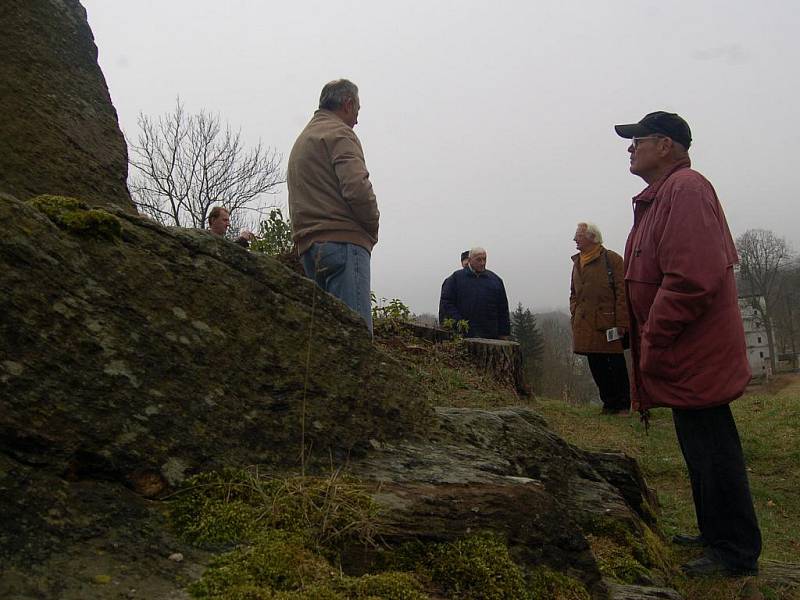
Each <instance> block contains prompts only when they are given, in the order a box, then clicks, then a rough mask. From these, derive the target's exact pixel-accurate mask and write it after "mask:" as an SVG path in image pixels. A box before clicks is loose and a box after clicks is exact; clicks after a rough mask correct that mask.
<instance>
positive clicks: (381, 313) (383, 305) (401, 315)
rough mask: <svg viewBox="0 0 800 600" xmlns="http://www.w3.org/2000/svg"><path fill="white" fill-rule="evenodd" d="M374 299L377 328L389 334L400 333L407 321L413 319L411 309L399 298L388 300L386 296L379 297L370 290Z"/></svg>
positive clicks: (373, 316)
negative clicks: (379, 298)
mask: <svg viewBox="0 0 800 600" xmlns="http://www.w3.org/2000/svg"><path fill="white" fill-rule="evenodd" d="M370 297H371V300H372V304H373V306H372V320H373V321H374V322H375V328H376V329H379V330H380V332H381V333H383V334H387V335H396V334H399V333H400V332H401V331H402V329H403V325H404V324H405V323H408V322H410V320H411V309H409V308H408V306H406V305H405V304H404V303H403V301H402V300H400V299H399V298H392V299H391V300H389V301H388V302H387V300H386V298H381V301H380V302H378V299H377V298H376V297H375V293H374V292H370Z"/></svg>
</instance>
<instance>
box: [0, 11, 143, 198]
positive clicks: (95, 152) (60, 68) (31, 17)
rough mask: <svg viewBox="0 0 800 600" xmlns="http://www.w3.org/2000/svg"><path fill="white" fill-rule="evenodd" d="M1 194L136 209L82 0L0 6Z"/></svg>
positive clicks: (124, 154) (124, 150)
mask: <svg viewBox="0 0 800 600" xmlns="http://www.w3.org/2000/svg"><path fill="white" fill-rule="evenodd" d="M0 23H2V24H3V34H2V35H0V57H2V60H0V111H2V115H3V116H2V118H0V140H2V143H0V192H5V193H8V194H13V195H14V196H16V197H18V198H20V199H23V200H24V199H27V198H29V197H31V196H35V195H38V194H63V195H68V196H79V197H81V198H83V199H84V200H86V201H89V202H90V203H93V204H97V205H100V206H112V205H113V206H118V207H121V208H123V209H125V210H127V211H129V212H135V208H134V205H133V202H132V201H131V197H130V194H129V193H128V188H127V185H126V179H127V174H128V152H127V147H126V145H125V140H124V139H123V137H122V133H121V132H120V129H119V124H118V122H117V113H116V111H115V110H114V106H113V105H112V104H111V99H110V97H109V94H108V88H107V87H106V82H105V78H104V77H103V73H102V72H101V71H100V67H99V66H98V65H97V48H96V47H95V45H94V38H93V37H92V32H91V30H90V29H89V25H88V23H87V22H86V11H85V10H84V8H83V7H82V6H81V5H80V4H79V3H78V0H3V2H2V3H0Z"/></svg>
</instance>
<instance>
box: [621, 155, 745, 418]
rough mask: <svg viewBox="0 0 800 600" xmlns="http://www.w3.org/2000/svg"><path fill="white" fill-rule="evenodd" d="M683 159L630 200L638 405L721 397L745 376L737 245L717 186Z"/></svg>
mask: <svg viewBox="0 0 800 600" xmlns="http://www.w3.org/2000/svg"><path fill="white" fill-rule="evenodd" d="M689 166H690V163H689V160H688V159H686V160H685V161H683V162H681V163H680V164H678V165H676V167H675V168H674V169H673V170H672V171H671V172H670V173H668V174H667V175H666V176H665V177H664V178H663V179H661V180H660V181H657V182H654V183H652V184H651V185H649V186H648V187H647V188H646V189H645V190H644V191H643V192H642V193H640V194H639V195H638V196H636V197H635V198H634V199H633V206H634V209H633V211H634V216H633V229H631V232H630V235H629V236H628V242H627V243H626V245H625V287H626V291H627V296H628V308H629V312H630V321H631V331H630V334H631V351H632V353H633V370H632V382H631V383H632V386H631V387H632V390H631V391H632V398H633V404H634V406H635V407H637V408H639V409H640V410H646V409H648V408H652V407H655V406H669V407H674V408H709V407H712V406H718V405H722V404H727V403H729V402H731V401H732V400H734V399H736V398H738V397H739V396H740V395H741V394H742V392H743V391H744V389H745V386H746V385H747V383H748V382H749V381H750V367H749V365H748V362H747V351H746V346H745V338H744V328H743V326H742V318H741V314H740V313H739V305H738V302H737V294H736V281H735V279H734V274H733V265H734V264H736V263H737V262H738V256H737V255H736V247H735V245H734V243H733V238H732V237H731V233H730V230H729V229H728V223H727V222H726V220H725V214H724V213H723V211H722V206H721V205H720V203H719V199H718V198H717V194H716V192H715V191H714V188H713V187H712V186H711V184H710V183H709V182H708V180H706V179H705V177H703V176H702V175H700V173H698V172H697V171H693V170H692V169H690V168H689Z"/></svg>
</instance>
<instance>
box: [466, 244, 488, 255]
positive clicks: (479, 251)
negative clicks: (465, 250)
mask: <svg viewBox="0 0 800 600" xmlns="http://www.w3.org/2000/svg"><path fill="white" fill-rule="evenodd" d="M476 254H486V250H485V249H484V248H481V247H480V246H475V247H474V248H470V249H469V257H470V258H472V257H473V256H475V255H476Z"/></svg>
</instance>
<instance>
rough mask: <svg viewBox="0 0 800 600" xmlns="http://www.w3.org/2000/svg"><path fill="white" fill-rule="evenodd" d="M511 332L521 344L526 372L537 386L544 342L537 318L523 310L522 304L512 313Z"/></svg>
mask: <svg viewBox="0 0 800 600" xmlns="http://www.w3.org/2000/svg"><path fill="white" fill-rule="evenodd" d="M511 332H512V333H513V335H514V337H515V338H516V340H517V341H518V342H519V345H520V350H521V351H522V360H523V363H524V365H525V372H526V373H527V375H528V378H529V379H530V380H531V383H532V384H534V385H535V383H536V381H537V380H538V378H539V373H540V370H541V368H540V367H541V358H542V351H543V350H544V340H543V339H542V334H541V332H540V331H539V327H538V326H537V324H536V316H535V315H534V314H533V313H532V312H531V310H530V309H529V308H523V307H522V303H521V302H520V303H519V304H517V308H516V309H515V310H514V312H512V313H511Z"/></svg>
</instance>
